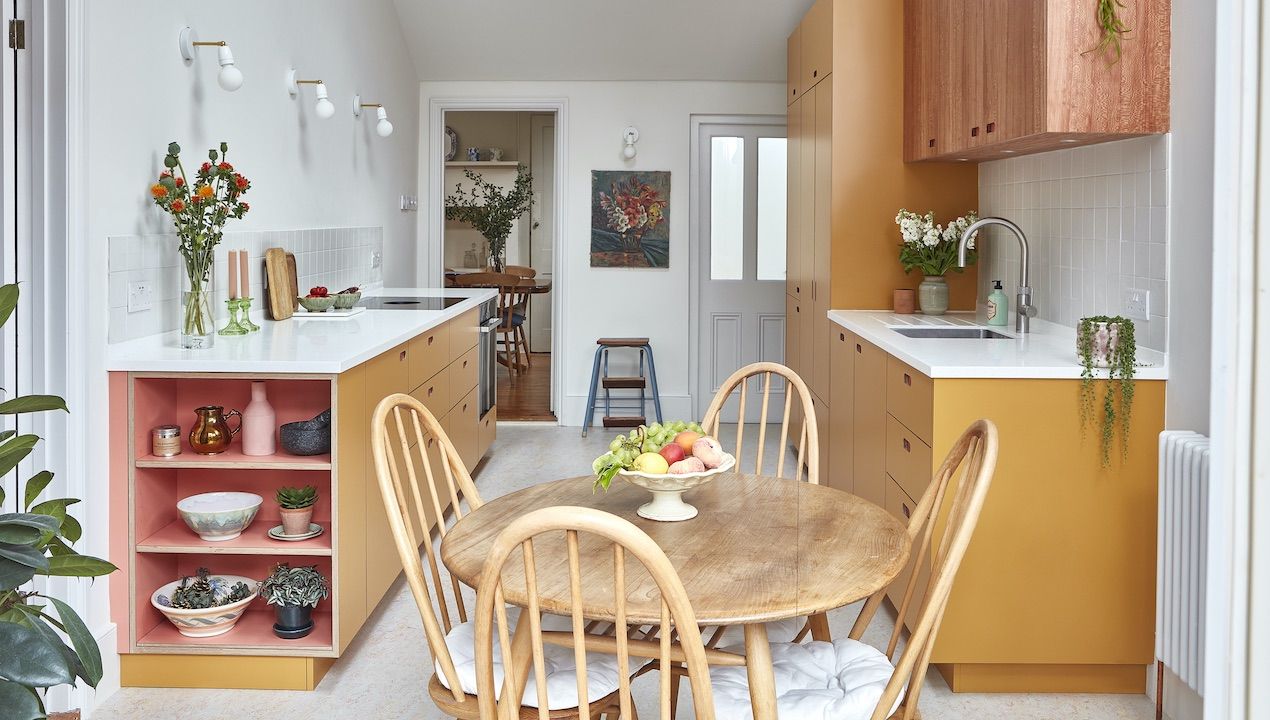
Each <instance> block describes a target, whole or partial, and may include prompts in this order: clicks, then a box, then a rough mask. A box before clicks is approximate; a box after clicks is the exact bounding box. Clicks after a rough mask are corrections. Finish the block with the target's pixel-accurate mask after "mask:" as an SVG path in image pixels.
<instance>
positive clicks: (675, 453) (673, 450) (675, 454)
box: [659, 442, 686, 465]
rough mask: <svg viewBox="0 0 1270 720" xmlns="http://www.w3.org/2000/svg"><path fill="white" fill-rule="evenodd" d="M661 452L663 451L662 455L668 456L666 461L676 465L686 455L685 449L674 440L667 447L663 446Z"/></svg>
mask: <svg viewBox="0 0 1270 720" xmlns="http://www.w3.org/2000/svg"><path fill="white" fill-rule="evenodd" d="M659 452H660V453H661V456H662V457H664V458H666V462H667V463H668V464H670V465H674V464H675V463H677V462H679V461H680V460H683V459H684V457H685V456H686V455H685V453H684V449H683V448H681V447H679V445H677V444H675V443H673V442H672V443H667V444H666V447H664V448H662V449H661V450H660V451H659Z"/></svg>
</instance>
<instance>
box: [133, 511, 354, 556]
mask: <svg viewBox="0 0 1270 720" xmlns="http://www.w3.org/2000/svg"><path fill="white" fill-rule="evenodd" d="M318 524H319V525H322V526H323V528H327V526H329V525H330V521H327V522H326V523H318ZM276 525H278V523H276V522H274V521H272V520H261V519H260V518H259V517H257V518H256V520H255V521H254V522H252V524H251V525H249V526H248V527H247V529H246V530H244V531H243V534H242V535H239V536H238V537H236V538H234V539H233V540H220V541H216V542H210V541H207V540H203V539H202V538H200V537H199V536H198V535H195V534H194V533H193V532H191V531H190V528H189V527H188V526H187V525H186V524H185V521H184V520H179V519H178V520H174V521H172V522H170V523H168V524H167V525H164V526H163V527H161V528H159V529H158V530H157V531H155V532H153V533H151V534H150V535H149V536H148V537H146V538H145V539H144V540H141V541H140V542H138V543H137V552H139V553H187V554H197V553H201V552H205V553H209V554H213V555H216V554H225V555H318V556H321V555H330V554H331V533H330V531H329V528H328V529H327V531H326V532H323V533H322V534H321V535H319V536H317V537H315V538H312V539H310V540H298V541H286V540H274V539H273V538H271V537H269V529H270V528H272V527H275V526H276Z"/></svg>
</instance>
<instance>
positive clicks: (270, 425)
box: [242, 380, 278, 455]
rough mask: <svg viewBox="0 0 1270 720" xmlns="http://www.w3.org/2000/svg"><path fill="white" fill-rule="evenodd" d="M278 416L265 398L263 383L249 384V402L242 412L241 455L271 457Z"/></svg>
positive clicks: (261, 381) (259, 381) (273, 450)
mask: <svg viewBox="0 0 1270 720" xmlns="http://www.w3.org/2000/svg"><path fill="white" fill-rule="evenodd" d="M277 428H278V415H277V413H275V412H274V411H273V406H272V405H270V404H269V399H268V398H267V397H266V396H265V383H264V381H263V380H257V381H255V382H253V383H252V384H251V402H250V403H249V404H248V405H247V407H246V408H245V409H244V410H243V431H242V444H243V455H273V454H274V452H275V450H276V446H275V442H276V441H275V431H276V430H277Z"/></svg>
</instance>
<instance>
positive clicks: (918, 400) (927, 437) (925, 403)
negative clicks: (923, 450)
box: [886, 355, 935, 445]
mask: <svg viewBox="0 0 1270 720" xmlns="http://www.w3.org/2000/svg"><path fill="white" fill-rule="evenodd" d="M934 408H935V385H934V383H933V382H931V379H930V378H928V377H926V376H925V375H923V374H921V373H919V372H917V371H916V370H914V369H913V368H911V367H909V366H908V365H906V364H904V363H902V362H900V361H899V360H896V359H895V358H894V357H893V356H890V355H888V356H887V358H886V410H887V412H889V413H891V414H892V415H894V416H895V417H896V419H897V420H899V421H900V422H902V423H904V426H905V427H907V428H908V429H909V430H912V431H913V432H915V433H917V437H919V438H921V439H922V441H923V442H925V443H926V444H927V445H930V444H931V443H932V442H934V441H933V440H931V436H933V435H934V432H933V431H932V425H933V423H934V414H935V410H934Z"/></svg>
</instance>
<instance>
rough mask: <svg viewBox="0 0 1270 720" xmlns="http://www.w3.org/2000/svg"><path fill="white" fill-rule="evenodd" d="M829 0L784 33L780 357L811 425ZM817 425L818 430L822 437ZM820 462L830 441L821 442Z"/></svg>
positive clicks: (824, 193)
mask: <svg viewBox="0 0 1270 720" xmlns="http://www.w3.org/2000/svg"><path fill="white" fill-rule="evenodd" d="M832 31H833V0H817V2H816V4H815V5H813V6H812V8H811V10H809V11H808V12H807V15H806V17H804V18H803V21H802V23H801V24H800V25H799V27H798V28H797V29H796V30H795V31H794V33H793V34H792V35H790V36H789V41H788V53H787V57H788V58H789V70H788V78H789V86H790V87H789V96H788V98H787V99H788V100H789V101H790V102H789V108H788V118H787V128H786V133H787V137H788V138H789V140H788V145H787V158H788V171H787V174H786V178H787V184H788V203H787V209H786V223H787V227H786V245H785V247H786V260H785V267H786V294H787V298H786V321H785V362H786V364H787V365H789V366H790V367H791V368H792V369H793V370H794V371H795V372H797V373H798V374H799V375H800V376H802V378H803V380H804V381H805V382H806V383H807V386H808V387H809V388H810V389H811V392H812V404H813V405H814V406H815V411H816V419H817V423H816V424H817V427H818V428H825V427H827V426H828V424H829V408H830V389H829V375H830V372H829V363H828V349H829V348H828V338H829V320H828V316H827V313H828V311H829V309H830V308H831V307H832V305H831V303H830V288H829V282H830V273H829V252H830V235H831V233H830V224H829V223H830V218H829V206H830V200H831V197H832V196H831V192H830V171H831V167H832V137H833V135H832V132H833V72H832V70H833V52H832V50H833V36H832ZM823 432H824V431H823V430H821V433H822V434H823ZM820 455H821V457H820V467H821V468H822V470H821V472H822V473H824V474H826V475H827V474H828V473H827V472H826V470H827V468H828V467H829V465H828V463H829V443H827V442H826V441H825V440H824V439H823V438H822V439H821V441H820Z"/></svg>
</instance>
